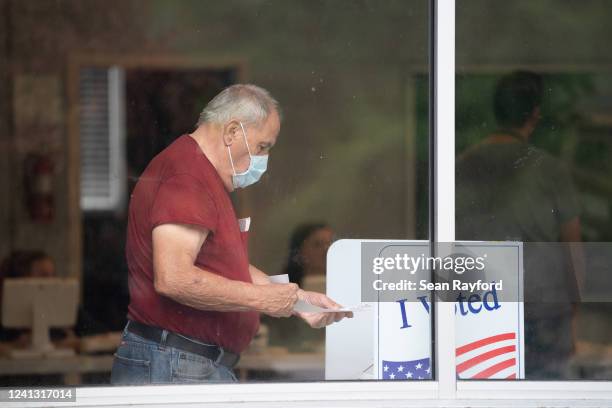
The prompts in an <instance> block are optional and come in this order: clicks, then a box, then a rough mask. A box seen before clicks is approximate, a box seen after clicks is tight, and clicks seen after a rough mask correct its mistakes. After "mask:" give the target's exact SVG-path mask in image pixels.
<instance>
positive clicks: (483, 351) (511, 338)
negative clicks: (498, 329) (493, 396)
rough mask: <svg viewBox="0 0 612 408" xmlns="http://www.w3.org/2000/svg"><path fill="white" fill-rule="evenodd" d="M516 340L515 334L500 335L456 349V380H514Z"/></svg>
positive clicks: (515, 376)
mask: <svg viewBox="0 0 612 408" xmlns="http://www.w3.org/2000/svg"><path fill="white" fill-rule="evenodd" d="M516 339H517V335H516V333H515V332H508V333H500V334H497V335H494V336H489V337H485V338H482V339H478V340H476V341H473V342H471V343H468V344H465V345H463V346H461V347H457V349H456V359H457V376H458V378H461V379H474V380H484V379H493V378H495V379H506V380H514V379H516V378H517V368H518V361H519V357H518V355H517V351H518V350H517V345H516Z"/></svg>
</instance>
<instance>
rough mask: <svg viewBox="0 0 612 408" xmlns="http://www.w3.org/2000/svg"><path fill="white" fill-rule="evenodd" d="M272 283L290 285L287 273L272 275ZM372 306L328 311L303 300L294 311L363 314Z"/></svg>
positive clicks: (363, 305) (362, 305) (297, 303)
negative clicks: (362, 312)
mask: <svg viewBox="0 0 612 408" xmlns="http://www.w3.org/2000/svg"><path fill="white" fill-rule="evenodd" d="M269 278H270V282H271V283H289V275H287V274H286V273H285V274H283V275H272V276H270V277H269ZM371 306H372V305H370V304H368V303H360V304H358V305H354V306H351V307H343V308H339V309H338V308H336V309H326V308H323V307H319V306H315V305H311V304H310V303H307V302H305V301H303V300H298V301H297V302H296V303H295V306H294V307H293V310H295V311H296V312H300V313H335V312H361V311H365V310H371Z"/></svg>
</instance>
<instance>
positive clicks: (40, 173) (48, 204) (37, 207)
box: [24, 153, 55, 222]
mask: <svg viewBox="0 0 612 408" xmlns="http://www.w3.org/2000/svg"><path fill="white" fill-rule="evenodd" d="M54 167H55V166H54V164H53V160H52V159H51V157H49V156H48V155H46V154H37V153H33V154H30V155H28V156H27V157H26V160H25V171H24V176H25V177H24V182H25V194H26V200H25V201H26V206H27V208H28V213H29V215H30V219H31V220H32V221H37V222H50V221H53V217H54V215H55V203H54V197H53V171H54Z"/></svg>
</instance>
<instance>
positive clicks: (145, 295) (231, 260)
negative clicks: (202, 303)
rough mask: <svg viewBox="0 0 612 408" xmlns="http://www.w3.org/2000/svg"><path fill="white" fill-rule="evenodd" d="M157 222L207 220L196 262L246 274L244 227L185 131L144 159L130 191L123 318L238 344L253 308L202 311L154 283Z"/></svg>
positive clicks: (253, 323) (253, 327) (235, 275)
mask: <svg viewBox="0 0 612 408" xmlns="http://www.w3.org/2000/svg"><path fill="white" fill-rule="evenodd" d="M160 224H188V225H195V226H199V227H202V228H206V229H207V230H209V231H210V232H209V234H208V237H207V238H206V241H205V242H204V245H203V246H202V248H201V250H200V253H199V254H198V256H197V259H196V261H195V265H196V266H198V267H200V268H202V269H204V270H206V271H209V272H212V273H216V274H218V275H221V276H223V277H225V278H227V279H232V280H239V281H243V282H251V276H250V273H249V260H248V254H247V249H246V236H245V235H246V233H241V231H240V228H239V225H238V220H237V218H236V213H235V212H234V207H233V205H232V202H231V200H230V196H229V194H228V192H227V190H226V189H225V187H224V185H223V182H222V181H221V178H220V177H219V175H218V174H217V171H216V169H215V168H214V167H213V165H212V164H211V163H210V161H209V160H208V158H207V157H206V156H205V155H204V153H203V152H202V150H201V149H200V146H199V145H198V144H197V142H196V141H195V140H194V139H193V138H192V137H191V136H189V135H183V136H181V137H180V138H178V139H177V140H175V141H174V142H173V143H172V144H171V145H170V146H168V147H167V148H166V149H164V151H162V152H161V153H160V154H158V155H157V156H156V157H155V158H154V159H153V160H152V161H151V163H149V165H148V166H147V168H146V169H145V171H144V173H143V174H142V176H141V177H140V179H139V180H138V183H137V184H136V187H135V188H134V191H133V193H132V197H131V199H130V209H129V217H128V232H127V244H126V255H127V262H128V268H129V278H128V284H129V289H130V304H129V307H128V319H131V320H134V321H137V322H141V323H144V324H148V325H150V326H156V327H161V328H164V329H167V330H170V331H173V332H176V333H180V334H182V335H185V336H188V337H192V338H195V339H198V340H201V341H203V342H208V343H214V344H217V345H219V346H222V347H224V348H226V349H227V350H230V351H233V352H235V353H240V352H242V351H243V350H244V349H245V348H246V347H247V346H248V344H249V342H250V341H251V339H252V338H253V336H254V335H255V332H256V331H257V327H258V325H259V314H258V313H256V312H216V311H202V310H198V309H194V308H192V307H189V306H186V305H183V304H181V303H178V302H176V301H174V300H172V299H170V298H168V297H165V296H162V295H160V294H159V293H157V292H156V291H155V288H154V286H153V249H152V231H153V228H155V227H156V226H158V225H160Z"/></svg>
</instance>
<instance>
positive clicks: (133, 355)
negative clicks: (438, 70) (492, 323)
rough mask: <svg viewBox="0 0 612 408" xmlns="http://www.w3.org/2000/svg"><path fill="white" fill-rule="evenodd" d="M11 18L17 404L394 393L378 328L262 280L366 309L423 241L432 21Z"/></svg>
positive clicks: (11, 319)
mask: <svg viewBox="0 0 612 408" xmlns="http://www.w3.org/2000/svg"><path fill="white" fill-rule="evenodd" d="M0 6H1V9H0V17H1V18H2V23H0V52H1V53H2V57H0V75H1V77H2V82H3V83H4V84H8V86H6V87H2V91H1V92H2V94H1V96H0V137H1V138H2V140H1V144H0V146H1V148H0V155H2V156H1V157H2V159H1V160H0V169H1V170H2V171H0V197H1V198H0V257H2V259H3V263H2V275H1V276H0V279H2V282H3V284H4V295H5V296H3V299H2V302H3V304H2V321H1V322H0V323H1V324H2V327H1V338H0V347H1V348H0V386H12V385H60V384H76V383H78V384H85V385H86V384H108V383H109V382H111V368H113V365H114V368H113V383H116V384H127V383H148V382H153V383H164V382H176V383H199V382H208V381H210V380H215V381H216V380H220V381H233V380H234V379H235V378H236V377H237V378H238V379H239V380H240V381H253V380H266V381H285V380H324V379H331V378H333V379H346V380H353V379H355V380H357V379H372V378H377V377H376V375H375V373H374V367H375V366H376V365H377V364H378V365H380V364H382V358H381V360H380V361H379V362H375V361H374V356H375V352H374V347H375V346H374V333H375V332H376V325H375V319H374V315H373V311H372V310H370V311H367V310H366V311H360V312H357V311H356V312H355V313H354V318H353V319H344V320H342V321H340V322H338V323H334V324H333V325H332V326H330V328H329V329H327V330H326V329H322V328H319V329H315V328H312V327H310V326H311V325H312V326H322V325H325V324H327V323H330V321H331V320H332V318H338V319H339V318H341V317H343V315H342V313H346V312H338V313H337V314H324V315H323V314H321V315H320V316H319V314H316V315H315V316H312V315H304V316H302V318H300V317H298V316H292V317H274V316H275V315H288V314H291V312H292V307H291V306H292V305H293V302H294V301H295V298H296V297H299V298H300V299H301V300H305V301H310V302H311V303H314V304H315V305H317V304H318V305H319V306H321V305H324V306H326V307H330V303H329V301H328V300H327V298H325V297H323V295H312V294H304V293H303V292H297V291H296V289H295V288H293V287H292V286H291V285H286V284H285V285H284V286H278V285H277V286H270V284H269V283H267V281H265V279H264V277H263V276H261V275H260V271H258V270H256V269H255V268H250V267H249V264H252V265H255V266H256V268H257V269H259V270H261V271H263V272H264V273H265V274H267V275H279V274H288V275H289V279H290V280H291V281H292V282H295V283H299V285H300V286H301V287H302V288H303V289H304V290H306V291H316V292H322V293H326V292H327V293H328V294H329V296H330V298H333V299H334V300H337V301H338V302H340V303H342V304H343V305H344V306H355V305H359V304H360V302H361V300H362V299H361V298H360V284H361V270H360V268H359V260H360V257H359V254H360V251H361V247H360V243H359V241H358V240H361V239H392V240H417V239H418V240H427V238H428V236H427V231H428V223H429V220H428V199H427V197H428V178H427V177H428V176H427V169H428V143H427V141H428V130H429V129H428V103H429V95H428V79H429V78H428V17H429V16H428V2H427V1H425V0H418V1H411V2H406V1H404V0H388V1H374V0H363V1H353V0H339V1H338V0H316V1H301V0H266V1H250V0H229V1H223V2H219V1H212V0H211V1H208V0H207V1H201V0H197V1H196V0H193V1H181V2H169V1H161V0H159V1H158V0H151V1H144V0H130V1H110V2H109V1H102V0H99V1H96V0H93V1H87V2H83V1H76V0H75V1H72V0H62V1H34V0H29V1H11V0H5V1H0ZM246 83H248V84H255V85H257V86H258V87H260V88H253V87H237V88H236V87H234V88H232V89H231V90H229V91H226V92H224V93H223V94H221V96H219V95H220V93H221V92H222V91H223V90H224V89H227V88H228V87H230V86H232V85H236V84H246ZM215 97H217V98H216V99H214V102H211V101H212V100H213V98H215ZM271 98H274V100H276V101H278V107H276V102H274V100H273V99H271ZM205 107H207V109H206V110H205V111H204V113H203V110H204V109H205ZM279 113H280V115H279ZM279 129H280V131H279ZM263 170H266V171H265V173H264V174H263V176H261V173H262V171H263ZM259 176H261V178H260V179H259ZM257 180H258V182H257V183H256V184H255V185H254V186H250V183H252V182H253V181H257ZM235 186H238V187H247V186H248V188H239V189H237V190H236V191H231V190H233V189H234V187H235ZM230 191H231V193H229V192H230ZM154 230H155V231H156V232H155V239H154V234H153V231H154ZM340 239H351V240H352V241H350V245H352V246H350V245H349V246H350V247H349V248H348V250H346V251H345V252H342V251H343V250H342V248H340V247H338V248H337V249H336V250H337V251H340V252H338V254H337V255H336V257H335V258H333V259H334V262H336V263H334V264H333V270H331V268H332V266H330V270H328V267H327V263H326V256H327V251H328V249H329V248H330V245H332V243H334V242H337V241H338V240H340ZM202 242H203V244H202ZM424 242H426V241H424ZM345 249H346V248H345ZM344 259H349V260H352V261H353V260H356V262H357V263H356V264H355V265H353V266H352V267H351V268H346V265H347V264H345V262H344ZM330 262H331V261H330ZM347 262H348V261H347ZM154 265H155V267H154ZM330 265H331V264H330ZM351 265H352V264H351ZM332 274H335V275H334V278H333V279H332V278H331V275H332ZM33 277H36V278H37V279H38V280H34V279H33ZM51 277H56V278H57V277H59V278H62V279H63V278H66V279H64V280H61V279H51ZM266 279H267V278H266ZM252 280H254V281H255V283H254V284H253V283H250V281H252ZM330 281H333V282H330ZM347 282H348V283H347ZM264 285H265V287H264ZM37 291H38V292H37ZM36 293H38V294H37V295H35V294H36ZM326 302H327V303H326ZM415 304H416V303H415ZM287 305H288V306H287ZM393 305H394V306H393V312H392V313H394V316H395V318H399V319H400V320H399V326H398V327H401V326H402V322H403V320H402V319H404V318H405V315H404V314H402V313H403V312H406V310H405V309H403V307H404V306H403V305H401V304H399V303H397V304H395V303H393ZM332 306H333V305H332ZM419 307H421V306H419ZM298 310H305V309H298ZM257 312H262V313H261V324H260V325H259V326H258V322H259V313H257ZM410 312H411V311H410V310H408V313H410ZM322 316H327V318H323V317H322ZM409 317H410V316H409ZM128 318H129V319H131V320H133V321H134V322H136V323H140V324H132V325H131V326H130V327H128V328H127V329H126V322H127V319H128ZM422 320H423V323H422V324H421V325H420V326H418V327H416V326H414V324H413V323H414V322H413V321H412V320H411V321H410V323H411V328H410V330H412V332H411V336H418V335H419V333H425V334H427V335H429V333H430V324H429V318H428V317H427V318H425V319H422ZM392 324H394V325H395V321H394V322H393V323H392ZM32 327H37V329H36V330H32ZM49 327H50V329H49ZM407 327H408V326H406V329H407ZM38 328H39V329H40V330H39V329H38ZM164 330H165V331H164ZM49 333H50V339H47V338H46V336H47V335H48V334H49ZM326 333H327V335H328V338H327V340H328V341H333V342H334V345H335V346H334V347H336V349H334V350H335V351H334V352H333V353H332V352H331V351H330V350H329V349H326V344H325V340H326ZM330 333H331V334H330ZM403 333H405V332H403ZM332 337H333V340H330V339H331V338H332ZM401 339H403V338H401ZM422 339H425V342H426V347H425V348H424V349H423V350H424V351H423V352H421V354H419V355H418V356H413V357H411V356H407V357H406V356H405V355H404V354H402V353H399V354H398V355H399V357H397V358H396V359H395V360H393V361H391V360H389V359H390V357H385V358H387V360H389V361H391V362H392V363H393V364H394V365H393V367H394V369H396V370H399V367H400V365H401V362H402V361H408V360H411V359H412V360H417V359H426V360H428V362H427V364H428V365H431V364H430V363H431V361H430V360H431V353H430V350H429V346H430V340H429V338H428V337H427V338H426V337H422ZM406 341H407V340H401V341H400V343H399V347H400V350H401V347H403V345H405V344H406ZM402 342H403V343H402ZM218 346H222V347H224V349H225V352H224V354H223V355H221V353H220V351H219V350H220V349H219V347H218ZM113 353H116V357H115V356H113ZM326 353H327V355H326ZM237 354H240V360H239V361H238V362H237V364H235V363H236V359H237ZM383 357H384V356H383ZM417 357H418V358H417ZM326 358H327V364H326ZM402 359H403V360H402ZM387 360H385V361H387ZM68 361H69V362H68ZM415 364H416V363H415ZM228 366H229V367H233V371H230V370H229V369H226V368H224V367H228ZM332 366H333V367H332ZM338 367H342V369H340V370H338V369H337V368H338ZM418 369H422V370H423V371H426V368H425V366H421V367H419V368H418ZM334 370H336V371H334ZM402 370H403V368H402ZM398 373H400V374H401V373H402V372H401V370H400V371H398ZM389 374H390V373H388V377H385V378H389V379H418V377H419V376H418V375H416V374H415V375H414V376H413V377H412V376H411V377H409V376H406V375H405V374H406V372H404V373H403V374H404V376H403V377H401V376H400V375H399V374H398V376H397V378H395V376H394V377H391V376H390V375H389ZM429 374H431V373H429ZM426 378H431V375H429V376H423V379H426Z"/></svg>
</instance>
